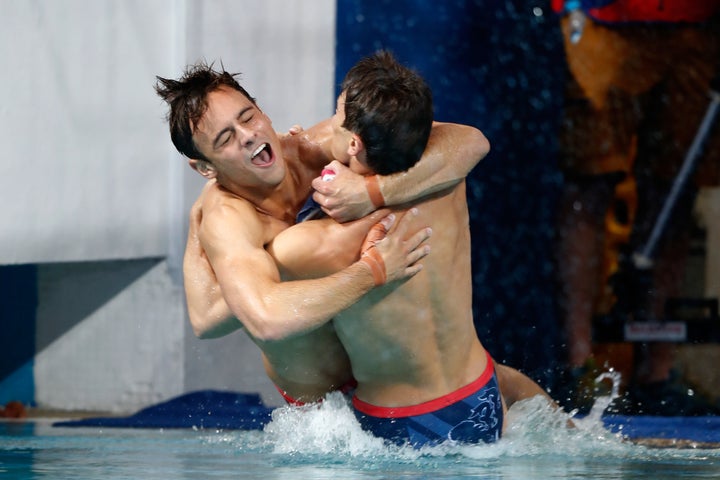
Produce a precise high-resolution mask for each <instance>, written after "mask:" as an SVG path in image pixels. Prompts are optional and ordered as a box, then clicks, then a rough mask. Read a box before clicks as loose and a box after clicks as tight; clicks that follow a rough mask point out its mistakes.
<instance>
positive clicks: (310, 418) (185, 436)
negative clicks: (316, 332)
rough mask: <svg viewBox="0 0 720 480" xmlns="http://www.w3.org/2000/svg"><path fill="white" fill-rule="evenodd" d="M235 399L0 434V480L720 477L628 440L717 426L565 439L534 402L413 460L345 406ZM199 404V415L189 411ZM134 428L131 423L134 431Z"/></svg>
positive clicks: (10, 426) (594, 429) (687, 452)
mask: <svg viewBox="0 0 720 480" xmlns="http://www.w3.org/2000/svg"><path fill="white" fill-rule="evenodd" d="M232 395H233V394H224V395H221V398H222V402H221V403H223V402H224V403H223V405H224V407H222V408H217V409H216V408H214V404H212V403H210V400H212V399H213V398H214V395H213V394H212V392H197V394H191V396H183V397H180V399H179V402H178V403H175V402H170V403H169V404H167V402H166V403H164V404H160V406H156V407H161V408H156V409H155V410H153V407H151V408H149V409H145V411H146V412H147V411H150V412H153V411H154V412H155V413H157V412H158V410H160V411H161V412H164V413H165V414H167V413H168V411H169V410H171V409H172V408H174V407H178V410H176V413H177V412H179V411H182V412H183V413H182V414H181V415H183V416H188V415H190V416H191V417H189V418H192V417H194V422H195V425H192V426H188V425H189V424H190V423H192V422H186V423H185V424H184V425H183V426H177V425H176V427H169V426H150V425H145V426H144V427H143V428H130V427H129V426H128V425H125V426H117V425H115V426H100V425H95V426H90V425H83V426H81V425H80V424H78V423H77V422H73V423H70V424H68V423H66V422H50V421H37V422H18V421H15V422H4V423H0V478H2V479H5V478H7V479H34V478H52V479H66V478H67V479H71V478H72V479H76V480H77V479H86V478H87V479H91V478H92V479H99V478H102V479H109V480H112V479H121V478H122V479H156V478H157V479H160V478H162V479H168V478H193V479H195V478H270V479H272V478H297V479H324V478H333V479H355V478H363V479H367V478H412V479H437V478H487V479H528V478H542V479H547V478H554V479H570V478H594V479H603V478H627V479H633V478H648V479H649V478H652V479H664V478H667V479H670V478H673V479H676V478H678V477H681V478H707V479H710V478H719V477H720V449H716V448H707V446H706V445H705V444H697V445H693V443H692V442H690V443H687V442H686V443H685V444H684V445H685V446H686V447H689V448H650V447H647V446H645V445H638V444H636V443H634V442H633V441H632V439H631V438H630V437H631V436H630V435H627V432H631V431H632V432H634V433H635V434H645V433H647V432H650V431H651V430H652V429H651V427H650V426H651V425H654V427H652V428H654V430H653V431H652V432H651V433H654V434H656V436H657V435H658V434H659V433H661V432H660V430H658V427H662V428H664V429H665V430H664V433H663V435H665V436H666V438H672V436H673V435H680V434H681V433H682V432H686V431H688V430H692V431H694V432H695V433H697V432H699V431H703V432H705V434H707V433H708V432H710V435H705V438H709V437H710V436H711V435H712V432H713V431H714V430H715V431H716V425H715V422H714V421H713V420H715V419H713V418H695V419H687V418H686V419H680V418H677V419H675V418H673V419H664V420H663V421H662V422H661V421H660V420H658V419H655V420H654V423H653V419H652V418H649V417H647V418H644V417H633V418H629V419H622V420H623V421H622V422H617V421H616V422H615V423H607V422H608V421H607V419H606V418H603V419H599V418H591V417H589V418H585V419H576V427H575V428H567V420H568V418H569V417H568V416H567V415H566V414H565V413H563V412H561V411H555V410H552V409H550V408H549V407H547V405H546V404H544V403H543V402H542V401H537V400H539V399H531V400H527V401H524V402H520V403H518V404H516V405H514V406H513V407H512V408H511V409H510V412H509V413H508V418H509V420H510V422H511V424H510V427H509V428H508V430H507V431H506V433H505V436H504V437H503V438H502V439H501V440H500V442H498V443H496V444H492V445H470V446H468V445H464V446H463V445H447V444H445V445H440V446H436V447H431V448H425V449H421V450H416V449H412V448H409V447H398V446H390V445H386V444H384V443H383V442H382V441H381V440H379V439H377V438H373V437H372V436H370V435H368V434H367V433H366V432H363V431H362V430H361V429H360V427H359V425H358V424H357V421H356V420H355V418H354V416H353V414H352V411H351V409H350V407H349V405H348V404H347V401H346V399H345V398H344V397H342V396H341V395H331V396H329V397H328V398H327V400H326V401H325V402H323V403H322V404H320V405H313V406H307V407H303V408H290V407H280V408H277V409H274V410H271V409H267V410H266V407H263V406H262V403H261V402H259V404H258V402H256V401H255V399H254V397H253V396H252V395H251V396H250V397H244V396H242V399H241V400H238V402H246V403H247V404H246V405H245V406H242V405H240V404H238V405H240V406H238V405H235V403H234V400H233V397H232ZM198 398H204V399H205V403H204V404H202V405H199V404H198V403H196V402H195V401H196V400H197V399H198ZM236 400H237V399H236ZM194 402H195V403H194ZM181 405H184V407H182V408H181V407H180V406H181ZM233 405H235V406H236V407H237V410H238V411H241V410H243V409H244V408H246V409H248V411H249V410H250V409H253V408H254V409H255V410H254V413H253V414H251V415H250V416H255V417H256V420H257V421H256V422H255V423H249V424H248V423H245V425H246V428H238V429H234V428H223V427H221V426H219V425H220V424H221V423H222V421H218V422H216V424H215V425H214V426H210V424H209V423H206V422H207V421H208V420H207V419H208V418H211V417H215V418H216V419H221V417H223V416H225V415H227V418H226V420H227V421H231V420H232V419H233V418H234V419H235V420H232V421H238V420H237V419H238V413H237V412H235V413H232V410H233V408H232V407H233ZM223 409H225V410H224V411H223ZM200 410H203V411H204V412H205V413H202V414H201V413H200ZM138 413H140V412H138ZM240 416H242V415H240ZM127 418H130V417H127ZM228 419H229V420H228ZM138 420H139V416H136V417H135V418H134V420H133V421H135V422H137V421H138ZM156 420H157V417H156ZM616 420H618V419H617V418H616ZM184 421H185V420H183V422H184ZM223 421H225V420H223ZM241 421H242V422H247V418H246V419H244V420H241ZM68 425H72V426H68ZM248 425H250V427H249V428H248V427H247V426H248ZM137 426H138V425H137V424H136V425H135V427H137ZM643 429H645V430H643ZM699 447H703V448H699Z"/></svg>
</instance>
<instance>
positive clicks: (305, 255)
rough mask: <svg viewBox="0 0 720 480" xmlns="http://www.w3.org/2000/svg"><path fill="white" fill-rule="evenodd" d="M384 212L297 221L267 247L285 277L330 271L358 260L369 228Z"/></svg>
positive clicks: (306, 277) (289, 278)
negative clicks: (352, 218)
mask: <svg viewBox="0 0 720 480" xmlns="http://www.w3.org/2000/svg"><path fill="white" fill-rule="evenodd" d="M386 214H387V212H384V213H383V212H376V213H373V214H372V215H369V216H367V217H364V218H361V219H360V220H356V221H353V222H347V223H342V224H341V223H337V222H336V221H335V220H333V219H331V218H323V219H320V220H311V221H307V222H303V223H299V224H297V225H293V226H292V227H290V228H288V229H287V230H285V231H283V232H282V233H280V234H279V235H278V236H276V237H275V239H274V240H273V241H272V242H271V243H270V244H269V245H268V248H267V250H268V252H269V253H270V254H271V255H272V256H273V258H274V259H275V262H276V264H277V265H278V268H279V269H280V272H281V274H282V277H283V279H285V280H303V279H308V278H320V277H325V276H327V275H332V274H333V273H336V272H339V271H340V270H342V269H343V268H346V267H348V266H350V265H351V264H352V263H353V262H355V261H357V259H358V258H359V255H360V245H361V244H362V241H363V240H364V238H365V235H367V232H368V230H370V227H371V226H373V225H374V224H375V223H377V222H378V221H380V219H381V218H382V217H383V216H385V215H386Z"/></svg>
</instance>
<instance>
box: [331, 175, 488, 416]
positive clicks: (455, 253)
mask: <svg viewBox="0 0 720 480" xmlns="http://www.w3.org/2000/svg"><path fill="white" fill-rule="evenodd" d="M417 209H418V213H417V217H416V218H415V219H414V221H413V225H414V226H425V225H429V226H430V227H432V229H433V236H432V242H431V247H432V251H431V253H430V255H429V256H428V257H426V258H425V260H424V261H423V270H422V271H421V272H420V273H419V274H417V275H415V276H414V277H413V278H411V279H410V280H408V281H406V282H403V283H401V284H391V285H387V286H384V287H382V288H377V289H375V290H374V291H372V292H371V293H370V294H368V295H367V296H365V297H364V298H362V299H361V300H360V301H358V302H357V303H356V304H355V305H353V306H351V307H350V308H348V309H347V310H345V311H343V312H341V314H340V315H338V316H337V317H336V318H335V320H334V323H335V328H336V330H337V333H338V336H339V337H340V340H341V341H342V343H343V345H344V346H345V349H346V350H347V352H348V354H349V356H350V361H351V364H352V367H353V374H354V376H355V378H356V380H357V381H358V384H359V385H358V389H357V391H356V394H357V396H358V398H359V399H360V400H362V401H365V402H369V403H372V404H374V405H379V406H400V405H414V404H418V403H421V402H425V401H428V400H431V399H435V398H438V397H441V396H443V395H445V394H447V393H448V392H450V391H454V390H457V389H458V388H460V387H463V386H465V385H467V384H469V383H471V382H472V381H474V380H475V379H477V378H478V377H479V376H480V375H481V374H482V372H483V371H484V369H485V366H486V362H487V357H486V353H485V350H484V348H483V347H482V345H481V344H480V342H479V340H478V338H477V334H476V332H475V328H474V324H473V319H472V295H471V289H472V278H471V265H470V231H469V228H468V210H467V201H466V197H465V183H464V182H463V183H461V184H459V185H457V186H455V187H454V188H452V189H450V190H446V191H444V192H442V193H441V194H439V195H438V196H435V197H434V198H432V199H429V200H426V201H423V202H421V203H420V204H418V205H417ZM398 214H400V212H399V213H398Z"/></svg>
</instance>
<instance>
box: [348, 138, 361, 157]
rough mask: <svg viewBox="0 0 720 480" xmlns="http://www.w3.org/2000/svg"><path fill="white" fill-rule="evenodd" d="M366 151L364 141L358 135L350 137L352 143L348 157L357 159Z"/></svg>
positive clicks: (349, 145)
mask: <svg viewBox="0 0 720 480" xmlns="http://www.w3.org/2000/svg"><path fill="white" fill-rule="evenodd" d="M363 150H365V145H364V144H363V141H362V140H361V139H360V137H358V136H357V135H355V134H353V135H352V137H350V143H348V155H350V156H353V157H357V156H358V154H359V153H360V152H362V151H363Z"/></svg>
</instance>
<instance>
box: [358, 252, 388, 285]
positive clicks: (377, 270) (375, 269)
mask: <svg viewBox="0 0 720 480" xmlns="http://www.w3.org/2000/svg"><path fill="white" fill-rule="evenodd" d="M360 261H361V262H363V263H365V264H366V265H367V266H368V267H370V271H371V272H372V276H373V281H374V282H375V286H376V287H377V286H380V285H385V282H386V281H387V272H386V271H385V262H384V261H383V259H382V257H381V256H380V254H379V253H378V251H377V249H376V248H375V247H371V248H369V249H367V250H366V251H365V252H363V254H362V256H361V257H360Z"/></svg>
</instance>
